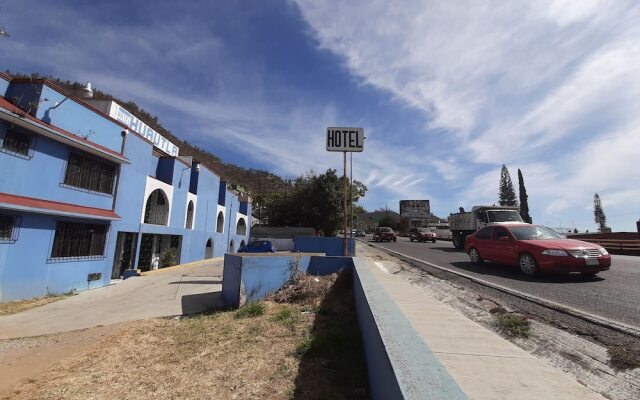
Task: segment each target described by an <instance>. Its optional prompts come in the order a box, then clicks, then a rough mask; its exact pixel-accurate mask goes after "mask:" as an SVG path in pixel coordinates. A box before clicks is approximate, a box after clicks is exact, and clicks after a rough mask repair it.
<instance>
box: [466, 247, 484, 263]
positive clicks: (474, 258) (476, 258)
mask: <svg viewBox="0 0 640 400" xmlns="http://www.w3.org/2000/svg"><path fill="white" fill-rule="evenodd" d="M469 258H470V259H471V262H472V263H474V264H482V261H484V260H483V259H482V257H480V253H478V250H476V248H475V247H472V248H470V249H469Z"/></svg>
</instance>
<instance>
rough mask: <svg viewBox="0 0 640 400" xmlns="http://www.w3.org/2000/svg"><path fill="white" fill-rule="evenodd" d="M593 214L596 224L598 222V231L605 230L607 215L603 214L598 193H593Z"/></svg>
mask: <svg viewBox="0 0 640 400" xmlns="http://www.w3.org/2000/svg"><path fill="white" fill-rule="evenodd" d="M593 216H594V218H595V221H596V224H598V230H600V232H602V231H604V230H606V229H607V217H606V216H605V215H604V211H603V210H602V202H601V201H600V196H599V195H598V193H596V194H595V195H593Z"/></svg>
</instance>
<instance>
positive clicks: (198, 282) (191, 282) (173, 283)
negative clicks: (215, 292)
mask: <svg viewBox="0 0 640 400" xmlns="http://www.w3.org/2000/svg"><path fill="white" fill-rule="evenodd" d="M181 283H184V284H187V285H220V284H222V281H175V282H169V285H179V284H181Z"/></svg>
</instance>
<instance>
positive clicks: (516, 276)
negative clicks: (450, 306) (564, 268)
mask: <svg viewBox="0 0 640 400" xmlns="http://www.w3.org/2000/svg"><path fill="white" fill-rule="evenodd" d="M451 265H452V266H454V267H456V268H459V269H462V270H464V271H467V272H473V273H476V274H480V275H493V276H499V277H501V278H509V279H513V280H517V281H523V282H544V283H591V282H600V281H604V278H601V277H599V276H584V275H580V274H575V273H574V274H561V273H557V274H554V273H548V272H547V273H541V274H539V275H536V276H526V275H523V274H522V273H521V272H520V271H519V270H518V269H517V268H516V267H510V266H508V265H501V264H497V263H493V262H488V261H487V262H484V263H482V264H481V265H475V264H473V263H471V262H452V263H451Z"/></svg>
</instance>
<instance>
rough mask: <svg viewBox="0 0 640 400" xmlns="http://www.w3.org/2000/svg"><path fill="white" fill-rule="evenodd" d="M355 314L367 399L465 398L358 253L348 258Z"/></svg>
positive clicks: (455, 399) (367, 262)
mask: <svg viewBox="0 0 640 400" xmlns="http://www.w3.org/2000/svg"><path fill="white" fill-rule="evenodd" d="M353 264H354V268H353V275H354V276H353V285H354V297H355V302H356V313H357V315H358V323H359V325H360V331H361V334H362V342H363V345H364V351H365V357H366V361H367V369H368V373H369V388H370V391H371V398H372V399H385V400H387V399H416V400H418V399H420V400H421V399H442V400H445V399H447V400H449V399H451V400H458V399H467V396H466V395H465V394H464V392H463V391H462V389H460V387H459V386H458V385H457V384H456V383H455V381H454V380H453V378H452V377H451V376H450V375H449V373H448V372H447V370H446V369H445V368H444V366H443V365H442V364H441V363H440V361H439V360H438V358H437V357H436V356H435V355H434V354H433V353H432V352H431V350H429V348H428V347H427V344H426V343H425V342H424V340H422V338H421V337H420V335H419V334H418V333H417V332H416V331H415V330H414V329H413V327H412V326H411V324H410V323H409V321H408V320H407V319H406V318H405V317H404V315H403V314H402V312H401V311H400V309H399V308H398V306H396V304H395V303H394V302H393V300H392V299H391V297H390V296H389V295H388V294H387V293H386V292H385V291H384V289H383V288H382V286H381V285H380V284H379V283H378V281H377V280H376V279H375V277H374V276H373V275H372V274H371V272H370V271H369V268H376V266H375V265H373V264H372V263H371V262H369V261H366V260H364V259H361V258H357V257H356V258H354V259H353Z"/></svg>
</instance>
